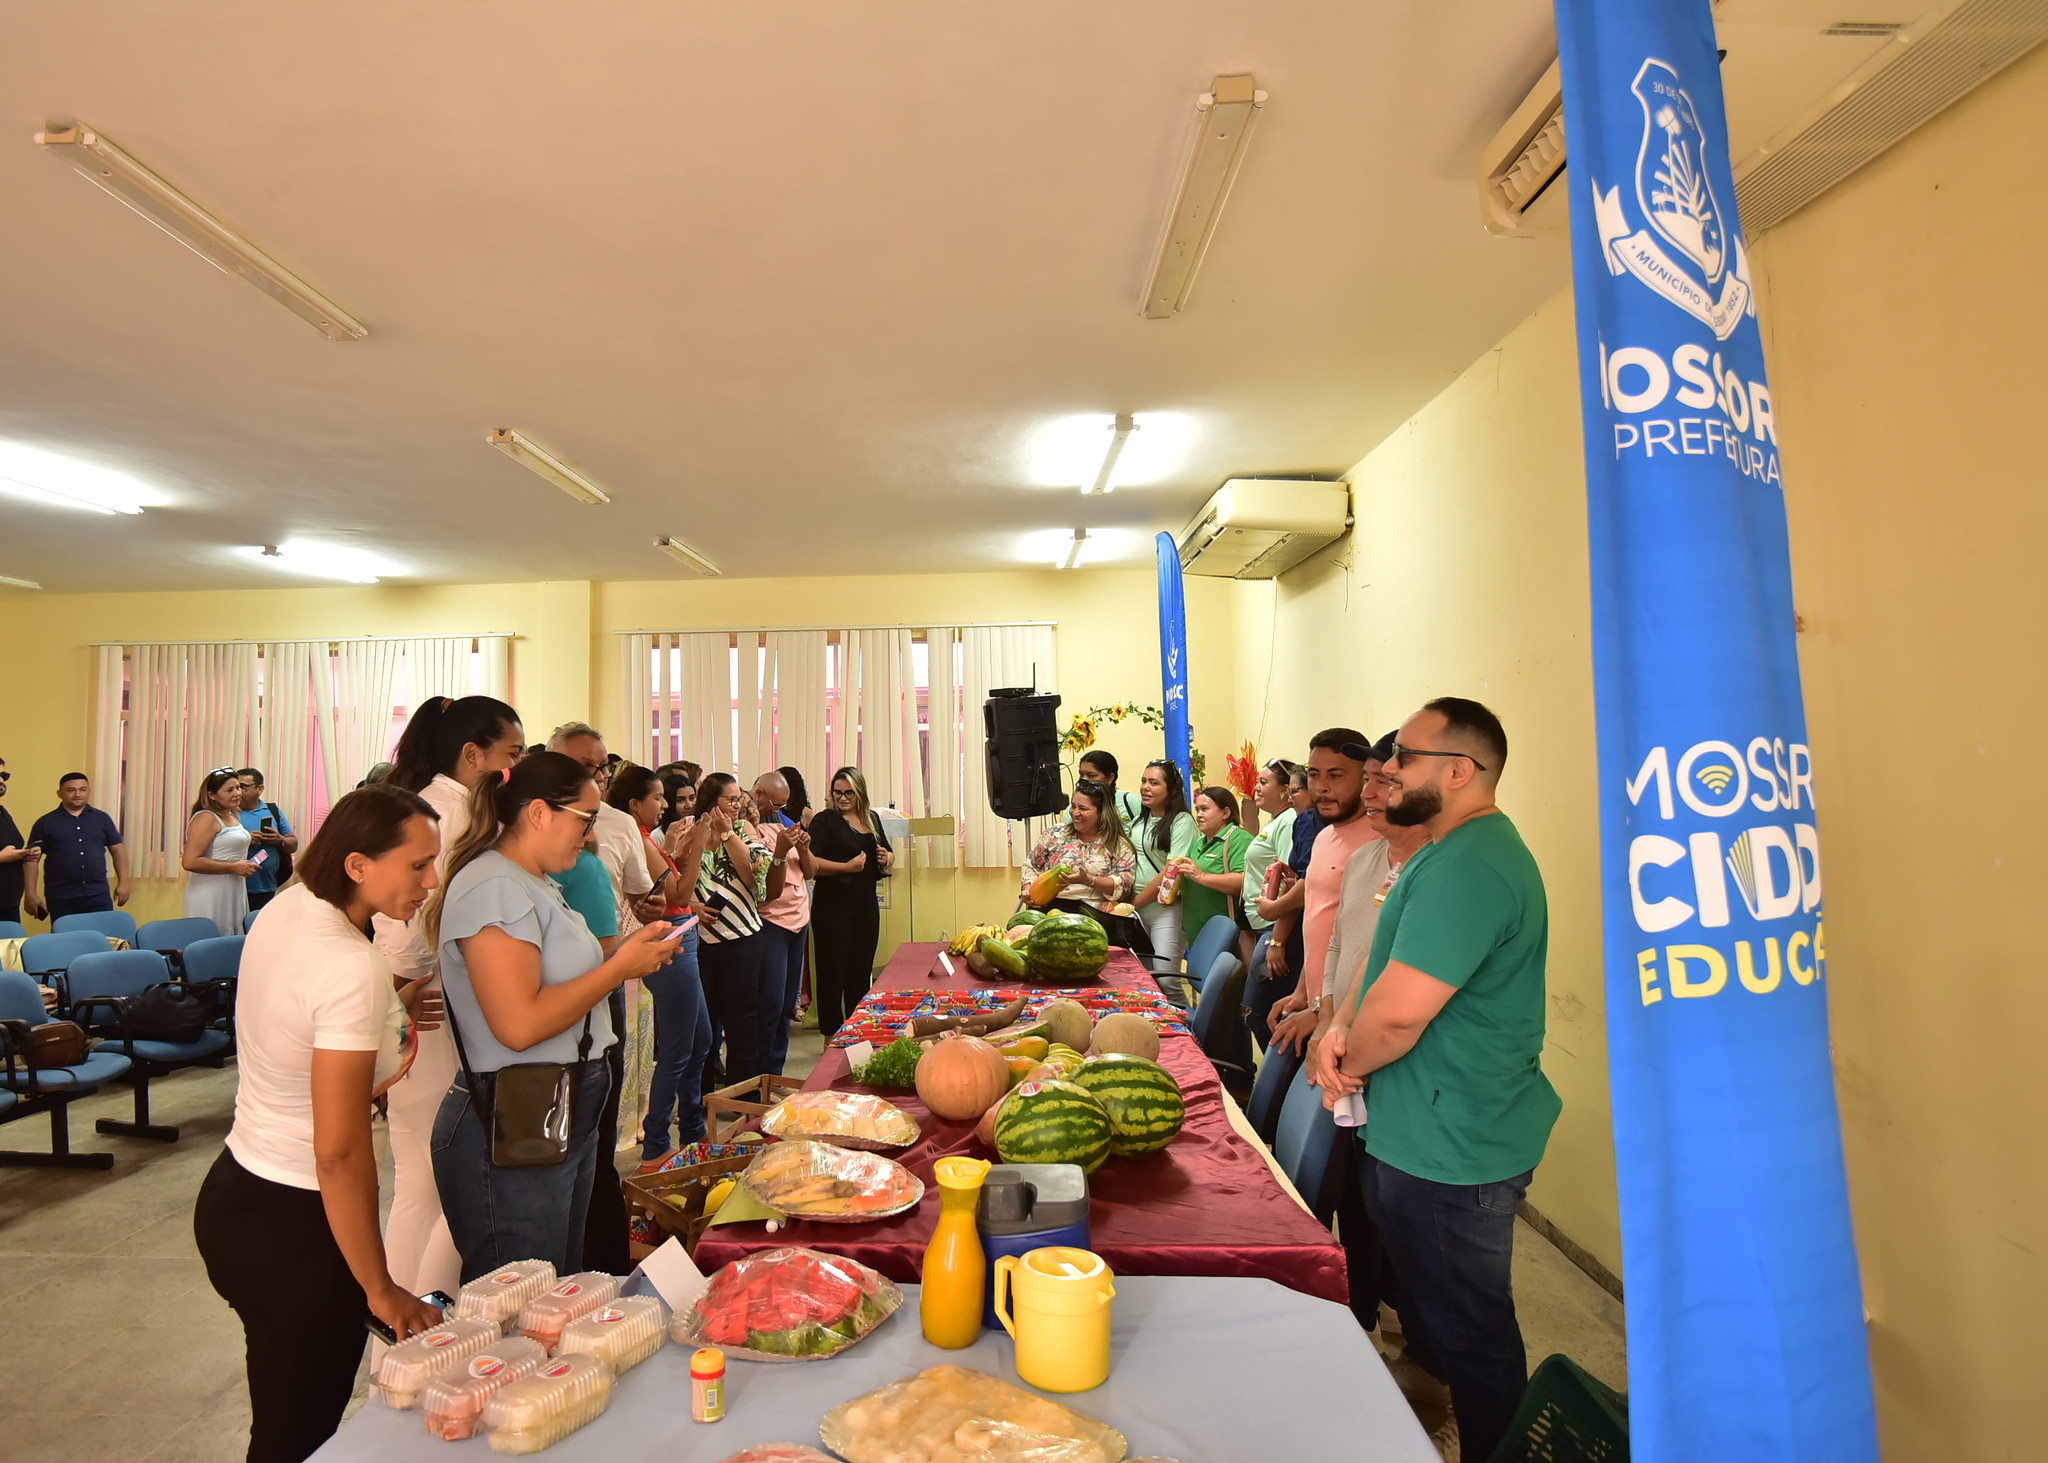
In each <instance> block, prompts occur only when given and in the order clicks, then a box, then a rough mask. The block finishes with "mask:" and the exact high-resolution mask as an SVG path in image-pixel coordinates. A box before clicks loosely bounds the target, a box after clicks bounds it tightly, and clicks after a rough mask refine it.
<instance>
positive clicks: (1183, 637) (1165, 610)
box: [1158, 533, 1194, 796]
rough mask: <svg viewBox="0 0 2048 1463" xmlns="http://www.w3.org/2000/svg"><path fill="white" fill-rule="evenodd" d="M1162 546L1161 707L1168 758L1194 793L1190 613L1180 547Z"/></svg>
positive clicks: (1163, 542) (1164, 538) (1165, 539)
mask: <svg viewBox="0 0 2048 1463" xmlns="http://www.w3.org/2000/svg"><path fill="white" fill-rule="evenodd" d="M1158 546H1159V705H1160V709H1162V710H1163V711H1165V713H1166V755H1167V756H1169V757H1171V758H1172V759H1173V760H1174V761H1175V762H1176V763H1178V764H1179V765H1180V776H1181V781H1182V782H1183V783H1186V784H1187V787H1188V792H1189V795H1190V796H1192V795H1193V793H1194V784H1193V781H1192V777H1193V774H1192V773H1191V772H1190V771H1189V770H1188V758H1189V753H1190V750H1191V746H1192V744H1191V743H1190V742H1189V740H1188V609H1187V604H1186V602H1185V601H1184V600H1183V599H1182V598H1181V583H1180V546H1179V545H1177V544H1176V543H1175V542H1174V541H1173V535H1172V534H1170V533H1162V534H1160V535H1159V538H1158Z"/></svg>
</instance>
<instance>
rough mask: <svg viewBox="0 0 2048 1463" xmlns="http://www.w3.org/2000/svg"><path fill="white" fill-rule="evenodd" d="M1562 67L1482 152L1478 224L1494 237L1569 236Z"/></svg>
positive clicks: (1526, 99)
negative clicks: (1498, 235) (1497, 235)
mask: <svg viewBox="0 0 2048 1463" xmlns="http://www.w3.org/2000/svg"><path fill="white" fill-rule="evenodd" d="M1570 187H1571V183H1570V180H1569V179H1568V178H1567V177H1566V176H1565V170H1564V82H1563V80H1562V78H1561V76H1560V74H1559V71H1558V63H1557V62H1555V61H1553V62H1551V63H1550V69H1549V70H1548V71H1546V72H1544V73H1543V79H1542V80H1541V81H1539V82H1537V83H1536V85H1535V86H1533V87H1531V88H1530V90H1529V94H1528V95H1527V96H1526V97H1524V98H1522V104H1521V105H1520V106H1519V107H1517V108H1515V114H1514V116H1512V117H1510V118H1508V120H1507V121H1506V122H1505V123H1504V124H1503V125H1502V126H1501V129H1500V131H1498V132H1496V133H1494V134H1493V140H1492V141H1491V142H1489V143H1487V144H1486V146H1485V147H1483V148H1481V149H1480V152H1479V221H1480V222H1481V223H1482V224H1484V225H1485V226H1486V231H1487V232H1488V233H1491V234H1500V235H1503V236H1505V237H1509V238H1515V237H1521V238H1542V239H1561V238H1564V237H1565V236H1566V235H1567V234H1569V233H1570V232H1571V214H1570V212H1569V209H1568V206H1567V205H1568V199H1569V196H1570V195H1569V191H1568V190H1569V189H1570Z"/></svg>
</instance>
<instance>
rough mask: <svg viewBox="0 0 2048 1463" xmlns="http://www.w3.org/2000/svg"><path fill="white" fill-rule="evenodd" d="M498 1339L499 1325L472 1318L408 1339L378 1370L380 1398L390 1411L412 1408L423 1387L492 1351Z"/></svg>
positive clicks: (394, 1349)
mask: <svg viewBox="0 0 2048 1463" xmlns="http://www.w3.org/2000/svg"><path fill="white" fill-rule="evenodd" d="M499 1335H500V1332H499V1330H498V1323H497V1322H496V1321H485V1320H480V1319H478V1318H476V1317H474V1316H471V1317H464V1318H460V1319H457V1320H453V1321H443V1322H442V1323H441V1324H440V1325H438V1326H436V1327H435V1328H434V1329H433V1330H431V1331H423V1332H421V1333H420V1334H419V1335H417V1336H412V1337H408V1338H407V1339H406V1340H404V1341H401V1342H399V1343H398V1344H397V1345H396V1346H394V1347H392V1348H391V1349H390V1350H389V1351H387V1352H385V1353H384V1362H383V1365H381V1366H379V1367H378V1368H377V1395H378V1396H379V1397H382V1398H383V1399H384V1405H385V1406H387V1407H397V1408H400V1409H404V1408H407V1407H411V1406H413V1405H415V1404H416V1403H417V1402H418V1401H419V1400H420V1389H421V1388H422V1387H424V1386H426V1385H427V1383H429V1382H431V1381H433V1380H434V1378H436V1377H438V1376H440V1375H441V1374H442V1373H444V1372H450V1371H453V1370H455V1368H457V1367H459V1366H461V1365H462V1364H463V1363H464V1362H466V1361H468V1360H469V1359H470V1358H471V1357H472V1356H475V1355H477V1354H478V1353H480V1352H483V1351H487V1350H489V1349H490V1347H491V1345H492V1344H493V1343H494V1342H496V1341H497V1340H498V1338H499Z"/></svg>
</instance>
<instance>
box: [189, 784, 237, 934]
mask: <svg viewBox="0 0 2048 1463" xmlns="http://www.w3.org/2000/svg"><path fill="white" fill-rule="evenodd" d="M178 862H179V864H181V865H182V866H183V867H184V869H185V872H186V873H188V874H190V875H191V877H190V878H189V879H187V880H186V881H185V914H186V916H187V917H188V918H190V917H197V918H199V919H210V920H212V921H213V923H214V926H215V927H216V928H217V929H219V931H220V932H221V933H222V934H223V935H239V934H241V933H242V922H243V921H244V920H245V919H247V918H248V916H249V876H250V875H251V874H253V873H255V872H256V865H255V864H253V863H251V862H250V861H249V830H248V829H246V828H244V827H243V826H242V779H241V777H240V775H239V774H238V773H237V772H236V771H235V769H234V768H232V767H216V768H214V769H213V771H211V772H209V773H207V774H206V778H205V780H204V781H203V782H201V783H200V785H199V796H198V797H196V798H194V799H193V800H192V814H191V817H190V819H189V820H188V821H187V822H186V824H185V847H184V850H183V851H182V852H181V853H180V855H179V858H178Z"/></svg>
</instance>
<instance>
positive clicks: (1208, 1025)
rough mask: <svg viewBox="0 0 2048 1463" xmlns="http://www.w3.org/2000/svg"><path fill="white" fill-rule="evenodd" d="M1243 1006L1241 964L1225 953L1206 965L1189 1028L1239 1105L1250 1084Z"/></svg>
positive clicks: (1231, 954) (1234, 957)
mask: <svg viewBox="0 0 2048 1463" xmlns="http://www.w3.org/2000/svg"><path fill="white" fill-rule="evenodd" d="M1211 923H1212V924H1213V923H1214V921H1213V920H1212V921H1211ZM1225 923H1226V924H1227V923H1229V922H1228V921H1227V920H1226V921H1225ZM1232 928H1233V929H1235V928H1236V927H1235V926H1234V925H1233V926H1232ZM1243 1004H1244V962H1242V961H1241V960H1239V959H1238V958H1237V956H1236V955H1235V954H1234V953H1232V952H1230V951H1228V950H1226V951H1224V952H1223V953H1222V954H1220V955H1218V956H1216V958H1215V959H1214V960H1212V961H1211V962H1210V963H1209V972H1208V978H1207V979H1206V980H1204V981H1203V982H1202V1000H1201V1004H1200V1005H1198V1006H1196V1007H1195V1018H1194V1020H1193V1021H1191V1022H1190V1023H1189V1025H1190V1027H1191V1028H1192V1030H1193V1033H1194V1038H1195V1044H1196V1045H1197V1046H1199V1047H1201V1049H1202V1055H1203V1056H1205V1057H1207V1058H1208V1059H1209V1061H1210V1062H1211V1063H1212V1064H1213V1065H1214V1066H1215V1068H1216V1075H1217V1076H1219V1077H1221V1078H1222V1079H1223V1086H1224V1088H1225V1089H1226V1090H1227V1091H1228V1092H1229V1093H1230V1095H1231V1096H1233V1097H1235V1098H1236V1099H1237V1100H1238V1101H1239V1102H1240V1103H1242V1102H1244V1101H1245V1100H1246V1098H1247V1096H1248V1094H1249V1093H1250V1091H1251V1085H1252V1068H1251V1059H1250V1053H1249V1052H1247V1051H1245V1050H1244V1048H1245V1047H1247V1046H1249V1045H1250V1039H1249V1038H1248V1037H1246V1035H1245V1031H1244V1018H1243V1016H1242V1015H1241V1014H1240V1010H1239V1008H1240V1007H1241V1006H1242V1005H1243Z"/></svg>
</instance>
